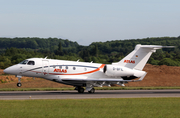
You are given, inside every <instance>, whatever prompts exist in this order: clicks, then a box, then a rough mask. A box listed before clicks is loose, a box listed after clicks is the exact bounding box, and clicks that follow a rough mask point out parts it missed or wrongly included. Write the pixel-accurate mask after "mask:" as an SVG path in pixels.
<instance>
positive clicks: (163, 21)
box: [0, 0, 180, 45]
mask: <svg viewBox="0 0 180 118" xmlns="http://www.w3.org/2000/svg"><path fill="white" fill-rule="evenodd" d="M179 6H180V0H0V37H11V38H13V37H39V38H49V37H52V38H62V39H68V40H70V41H76V42H77V43H79V44H80V45H90V44H91V43H92V42H100V41H101V42H105V41H111V40H124V39H138V38H140V39H141V38H147V37H165V36H168V37H178V36H180V7H179Z"/></svg>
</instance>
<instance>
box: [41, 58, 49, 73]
mask: <svg viewBox="0 0 180 118" xmlns="http://www.w3.org/2000/svg"><path fill="white" fill-rule="evenodd" d="M48 74H49V61H48V60H42V75H44V76H46V75H48Z"/></svg>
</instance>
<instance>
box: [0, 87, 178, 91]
mask: <svg viewBox="0 0 180 118" xmlns="http://www.w3.org/2000/svg"><path fill="white" fill-rule="evenodd" d="M95 89H96V90H162V89H180V87H95ZM65 90H74V88H73V87H70V88H0V91H65Z"/></svg>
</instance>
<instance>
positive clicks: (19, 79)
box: [16, 75, 22, 87]
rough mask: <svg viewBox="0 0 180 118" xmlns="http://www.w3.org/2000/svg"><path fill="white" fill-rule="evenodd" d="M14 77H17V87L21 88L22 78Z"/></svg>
mask: <svg viewBox="0 0 180 118" xmlns="http://www.w3.org/2000/svg"><path fill="white" fill-rule="evenodd" d="M16 77H18V83H17V87H21V86H22V84H21V77H22V76H19V75H16Z"/></svg>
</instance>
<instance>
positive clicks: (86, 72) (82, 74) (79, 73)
mask: <svg viewBox="0 0 180 118" xmlns="http://www.w3.org/2000/svg"><path fill="white" fill-rule="evenodd" d="M104 66H105V64H102V65H101V66H100V67H99V68H97V69H95V70H92V71H89V72H84V73H74V74H59V73H49V74H50V75H84V74H90V73H94V72H97V71H99V70H100V69H101V68H103V67H104Z"/></svg>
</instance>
